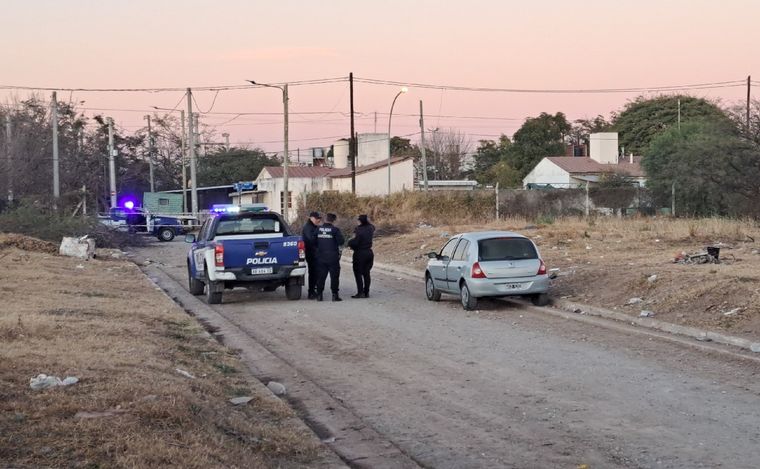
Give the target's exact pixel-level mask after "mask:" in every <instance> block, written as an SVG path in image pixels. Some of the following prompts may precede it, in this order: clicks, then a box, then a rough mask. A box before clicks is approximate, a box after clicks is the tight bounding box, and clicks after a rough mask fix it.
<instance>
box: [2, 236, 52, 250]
mask: <svg viewBox="0 0 760 469" xmlns="http://www.w3.org/2000/svg"><path fill="white" fill-rule="evenodd" d="M7 248H17V249H21V250H22V251H34V252H44V253H47V254H57V253H58V246H56V245H55V244H53V243H51V242H49V241H43V240H41V239H37V238H32V237H31V236H24V235H20V234H15V233H0V250H2V249H7Z"/></svg>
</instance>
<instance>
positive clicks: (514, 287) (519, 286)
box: [504, 283, 525, 290]
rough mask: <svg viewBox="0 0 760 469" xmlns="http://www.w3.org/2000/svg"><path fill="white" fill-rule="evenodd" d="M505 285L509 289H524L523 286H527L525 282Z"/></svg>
mask: <svg viewBox="0 0 760 469" xmlns="http://www.w3.org/2000/svg"><path fill="white" fill-rule="evenodd" d="M504 287H505V288H506V289H507V290H522V289H523V288H525V284H524V283H505V284H504Z"/></svg>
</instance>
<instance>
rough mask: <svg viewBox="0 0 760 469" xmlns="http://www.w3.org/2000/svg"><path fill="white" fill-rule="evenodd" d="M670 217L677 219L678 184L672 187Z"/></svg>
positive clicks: (674, 183)
mask: <svg viewBox="0 0 760 469" xmlns="http://www.w3.org/2000/svg"><path fill="white" fill-rule="evenodd" d="M670 215H671V216H673V218H675V216H676V182H675V181H673V184H671V186H670Z"/></svg>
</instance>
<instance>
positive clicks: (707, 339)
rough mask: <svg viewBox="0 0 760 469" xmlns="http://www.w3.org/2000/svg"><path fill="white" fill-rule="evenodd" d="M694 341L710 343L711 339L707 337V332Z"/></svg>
mask: <svg viewBox="0 0 760 469" xmlns="http://www.w3.org/2000/svg"><path fill="white" fill-rule="evenodd" d="M696 339H697V340H698V341H700V342H712V339H711V338H709V337H707V332H703V333H701V334H700V335H698V336H697V337H696Z"/></svg>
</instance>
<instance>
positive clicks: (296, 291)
mask: <svg viewBox="0 0 760 469" xmlns="http://www.w3.org/2000/svg"><path fill="white" fill-rule="evenodd" d="M301 290H302V288H301V284H300V283H298V282H296V281H293V280H291V281H289V282H288V284H287V285H285V297H286V298H287V299H289V300H291V301H295V300H300V299H301Z"/></svg>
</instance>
